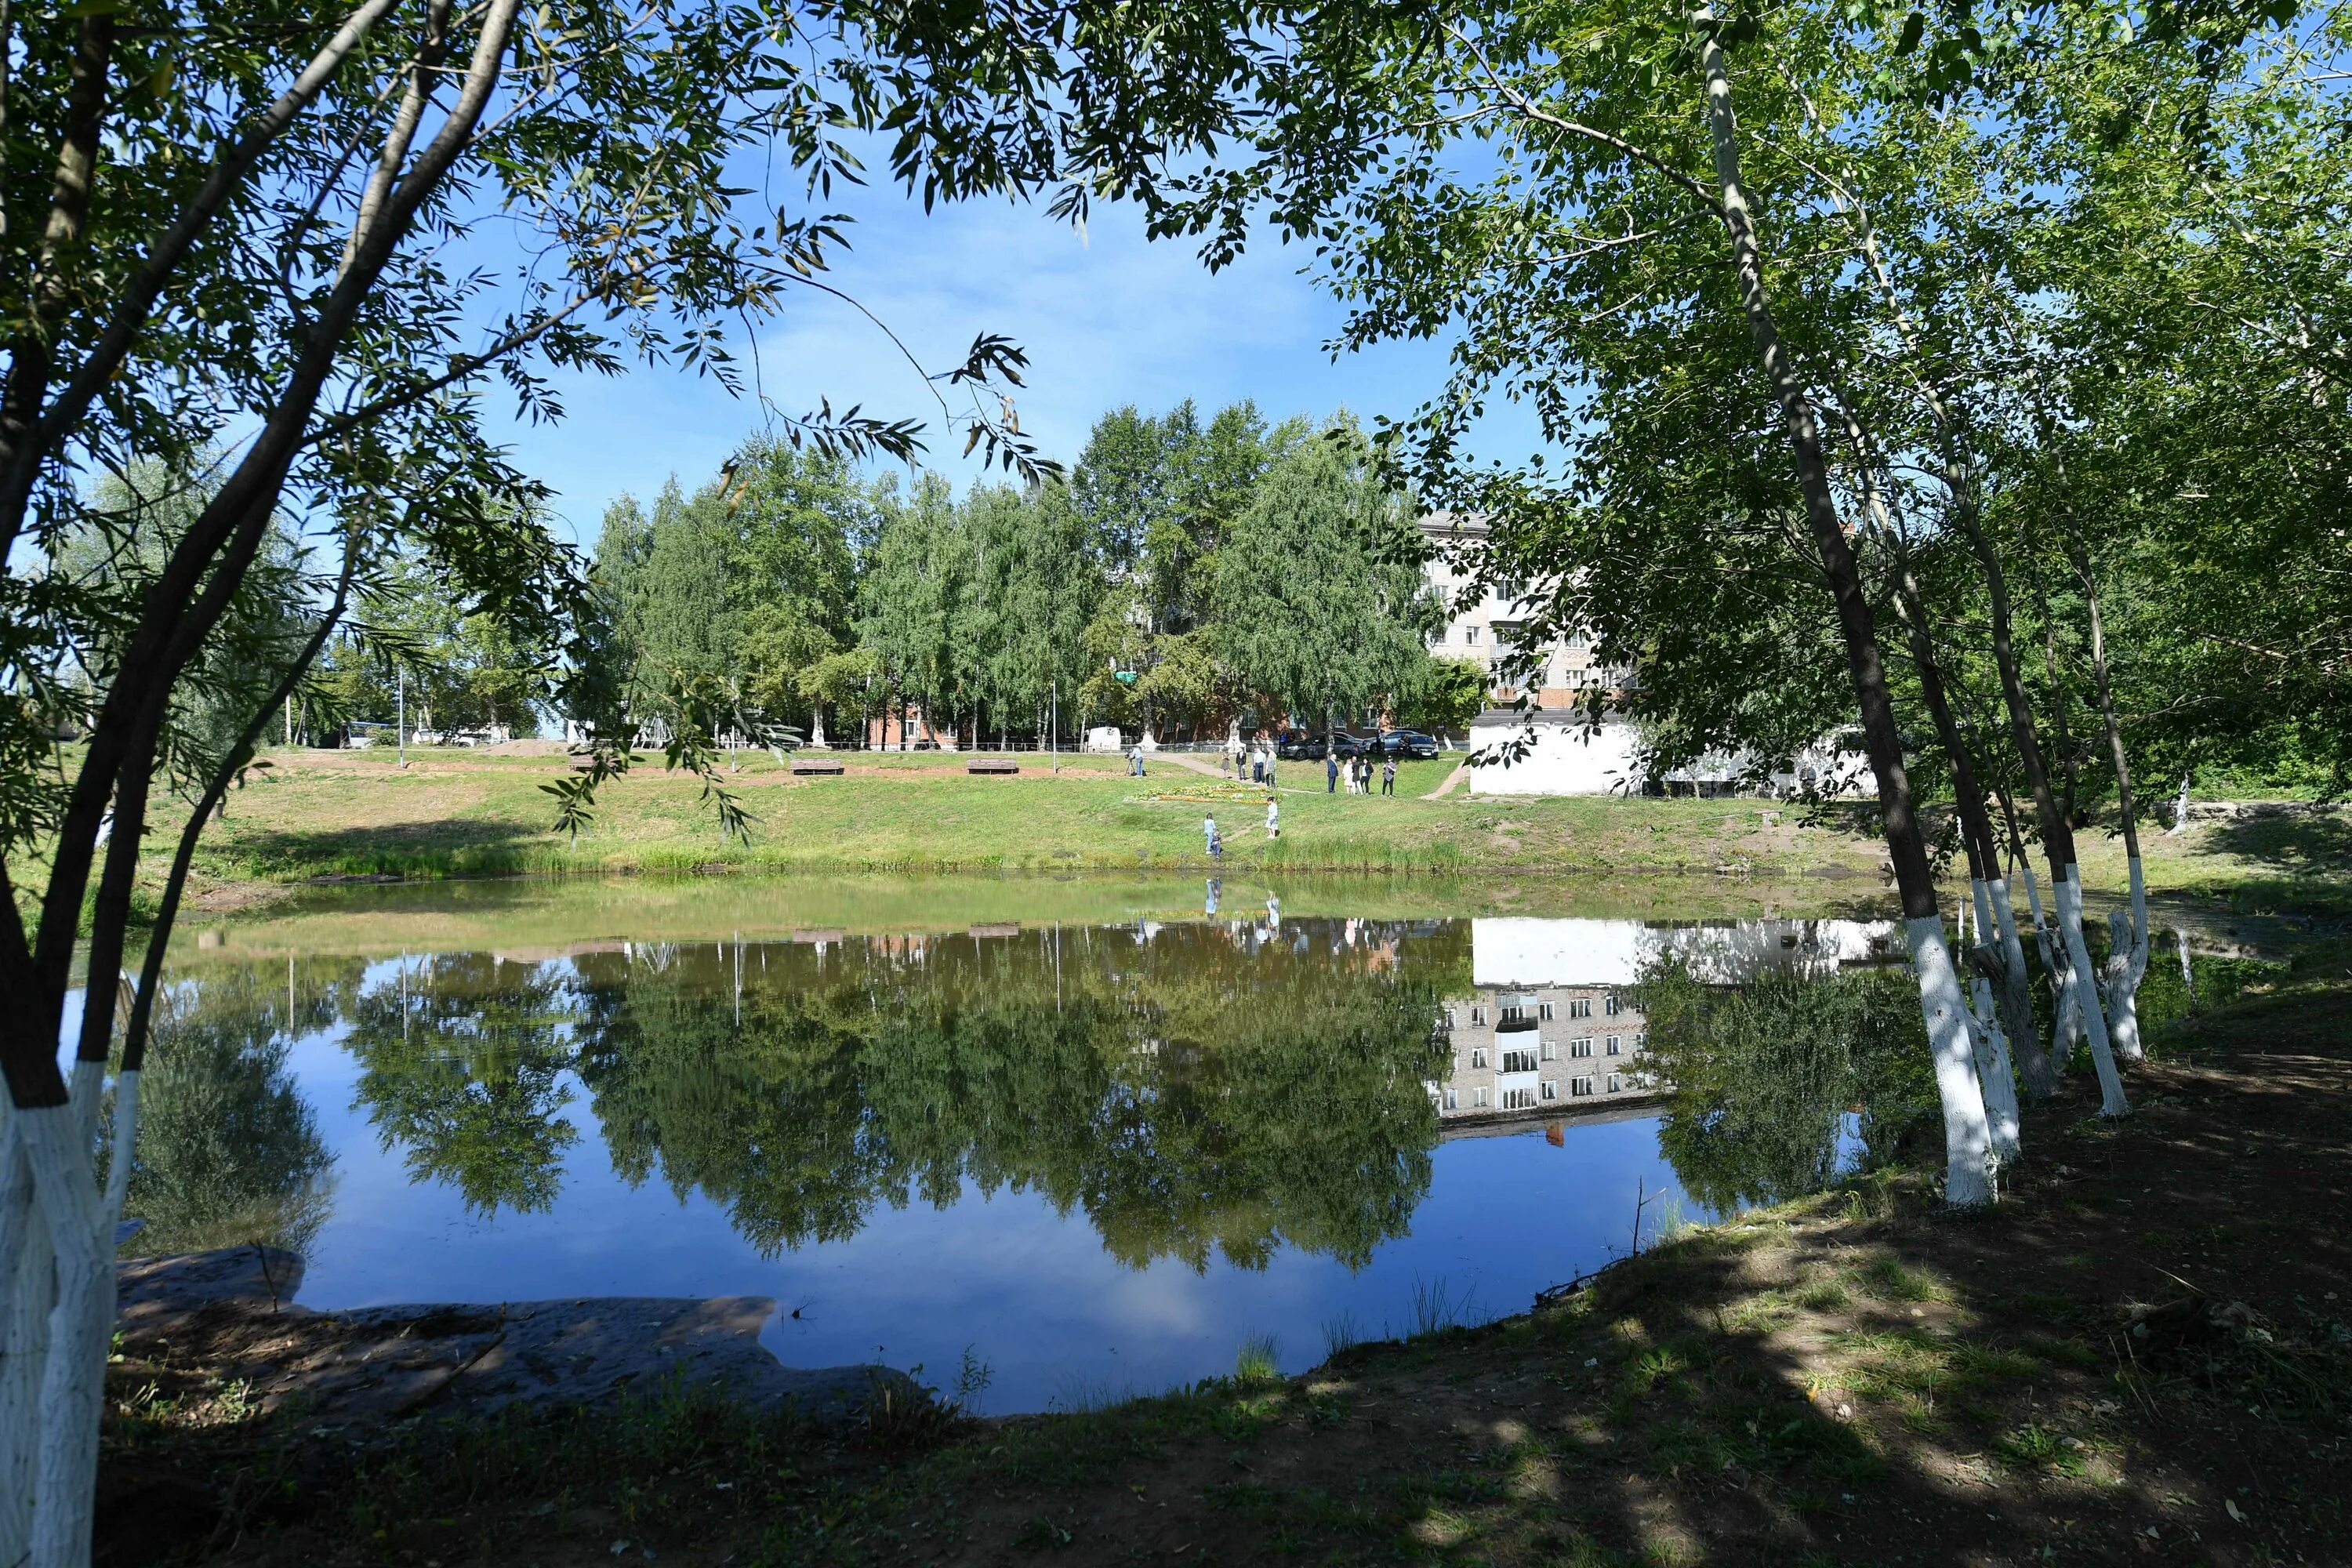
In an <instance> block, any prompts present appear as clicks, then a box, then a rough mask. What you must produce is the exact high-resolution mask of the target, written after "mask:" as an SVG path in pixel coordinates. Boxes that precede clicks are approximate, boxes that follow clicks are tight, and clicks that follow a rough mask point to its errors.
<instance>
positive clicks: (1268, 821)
mask: <svg viewBox="0 0 2352 1568" xmlns="http://www.w3.org/2000/svg"><path fill="white" fill-rule="evenodd" d="M1265 836H1266V837H1268V838H1279V837H1282V803H1281V802H1280V801H1278V800H1276V799H1275V798H1274V796H1272V795H1267V796H1266V797H1265Z"/></svg>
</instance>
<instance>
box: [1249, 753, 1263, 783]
mask: <svg viewBox="0 0 2352 1568" xmlns="http://www.w3.org/2000/svg"><path fill="white" fill-rule="evenodd" d="M1250 783H1252V784H1264V783H1265V752H1261V751H1258V750H1256V749H1255V748H1253V749H1252V750H1251V752H1250Z"/></svg>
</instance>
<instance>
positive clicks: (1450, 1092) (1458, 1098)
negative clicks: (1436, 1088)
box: [1445, 1089, 1462, 1110]
mask: <svg viewBox="0 0 2352 1568" xmlns="http://www.w3.org/2000/svg"><path fill="white" fill-rule="evenodd" d="M1445 1109H1446V1110H1461V1109H1462V1091H1461V1090H1460V1089H1447V1090H1446V1091H1445Z"/></svg>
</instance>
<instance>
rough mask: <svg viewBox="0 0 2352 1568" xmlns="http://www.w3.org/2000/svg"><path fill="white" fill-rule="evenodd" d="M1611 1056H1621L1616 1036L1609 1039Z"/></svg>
mask: <svg viewBox="0 0 2352 1568" xmlns="http://www.w3.org/2000/svg"><path fill="white" fill-rule="evenodd" d="M1609 1054H1610V1055H1611V1056H1612V1057H1613V1056H1617V1055H1619V1054H1621V1053H1620V1051H1619V1047H1618V1043H1617V1037H1616V1036H1614V1035H1612V1036H1610V1037H1609Z"/></svg>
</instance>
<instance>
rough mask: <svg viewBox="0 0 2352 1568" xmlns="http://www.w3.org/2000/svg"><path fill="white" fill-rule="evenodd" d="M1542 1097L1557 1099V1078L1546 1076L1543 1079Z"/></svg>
mask: <svg viewBox="0 0 2352 1568" xmlns="http://www.w3.org/2000/svg"><path fill="white" fill-rule="evenodd" d="M1543 1097H1544V1098H1545V1099H1546V1100H1558V1099H1559V1079H1556V1078H1548V1079H1544V1080H1543Z"/></svg>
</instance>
